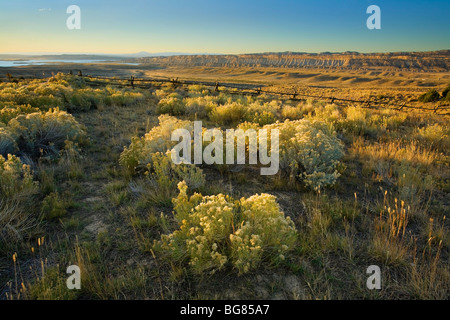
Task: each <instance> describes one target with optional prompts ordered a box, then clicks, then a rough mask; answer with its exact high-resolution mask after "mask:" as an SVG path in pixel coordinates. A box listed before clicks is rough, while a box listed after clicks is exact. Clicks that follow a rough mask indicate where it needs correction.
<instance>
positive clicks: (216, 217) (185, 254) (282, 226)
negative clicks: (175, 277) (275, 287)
mask: <svg viewBox="0 0 450 320" xmlns="http://www.w3.org/2000/svg"><path fill="white" fill-rule="evenodd" d="M178 188H179V190H180V194H179V195H178V197H177V198H175V199H174V200H173V202H174V205H175V219H176V220H177V221H178V223H179V226H180V228H179V229H178V230H176V231H174V232H173V233H172V234H169V235H162V236H161V241H159V242H155V248H161V249H163V250H165V252H167V253H168V254H169V256H170V258H171V259H173V260H175V261H187V262H188V263H189V265H190V266H191V268H192V270H193V271H194V273H196V274H202V273H204V272H209V273H214V272H216V271H218V270H221V269H222V268H224V267H225V266H226V264H227V263H230V264H231V265H232V266H233V267H234V268H236V269H237V270H238V271H239V273H240V274H244V273H247V272H249V271H251V270H254V269H256V268H257V267H258V266H260V265H261V264H263V263H266V262H267V267H271V266H272V267H273V266H275V265H277V264H278V263H279V262H280V261H283V260H284V259H285V258H286V257H285V254H286V253H287V252H288V251H289V250H290V249H292V248H293V246H294V244H295V241H296V239H297V231H296V229H295V226H294V224H293V222H292V221H291V219H290V218H289V217H287V218H286V217H285V216H284V213H283V212H281V211H280V208H279V206H278V204H277V203H276V198H275V197H274V196H272V195H268V194H261V195H254V196H252V197H250V198H248V199H245V198H242V199H241V200H239V201H235V200H233V199H232V198H230V197H229V196H225V195H223V194H219V195H214V196H202V195H201V194H198V193H196V194H194V195H193V196H191V197H188V195H187V185H186V183H185V182H181V183H179V184H178Z"/></svg>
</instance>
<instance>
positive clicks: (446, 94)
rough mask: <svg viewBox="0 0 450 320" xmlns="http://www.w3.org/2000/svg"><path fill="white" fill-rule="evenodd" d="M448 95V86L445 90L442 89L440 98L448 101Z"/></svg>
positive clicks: (449, 90)
mask: <svg viewBox="0 0 450 320" xmlns="http://www.w3.org/2000/svg"><path fill="white" fill-rule="evenodd" d="M449 93H450V86H448V87H447V88H445V89H444V91H442V97H443V98H444V99H445V100H446V101H449V98H450V96H449Z"/></svg>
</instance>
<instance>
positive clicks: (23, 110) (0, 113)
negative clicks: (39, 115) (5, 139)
mask: <svg viewBox="0 0 450 320" xmlns="http://www.w3.org/2000/svg"><path fill="white" fill-rule="evenodd" d="M38 111H39V109H38V108H33V107H32V106H31V105H29V104H27V105H14V104H11V103H9V104H5V106H4V107H3V108H2V109H1V110H0V122H3V123H5V124H7V123H8V122H9V121H10V120H11V119H14V118H15V117H17V116H18V115H20V114H29V113H33V112H38Z"/></svg>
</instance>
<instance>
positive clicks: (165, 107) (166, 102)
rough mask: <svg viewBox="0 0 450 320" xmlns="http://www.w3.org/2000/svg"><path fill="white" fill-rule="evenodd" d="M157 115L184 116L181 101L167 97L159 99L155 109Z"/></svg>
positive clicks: (177, 98)
mask: <svg viewBox="0 0 450 320" xmlns="http://www.w3.org/2000/svg"><path fill="white" fill-rule="evenodd" d="M156 112H157V113H159V114H170V115H174V116H176V115H182V114H184V104H183V100H181V99H180V98H179V97H170V96H169V97H168V98H164V99H161V100H160V101H159V103H158V106H157V107H156Z"/></svg>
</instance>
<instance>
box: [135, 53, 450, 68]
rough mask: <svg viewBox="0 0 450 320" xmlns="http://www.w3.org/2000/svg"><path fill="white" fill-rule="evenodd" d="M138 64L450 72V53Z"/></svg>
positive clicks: (194, 59) (179, 59) (243, 57)
mask: <svg viewBox="0 0 450 320" xmlns="http://www.w3.org/2000/svg"><path fill="white" fill-rule="evenodd" d="M137 61H138V62H141V63H146V64H157V65H164V66H184V67H268V68H270V67H275V68H276V67H282V68H327V69H328V68H329V69H333V68H335V69H353V70H374V69H382V70H410V71H439V72H448V71H450V50H442V51H434V52H409V53H405V52H397V53H375V54H362V53H355V52H345V53H320V54H310V53H309V54H308V53H261V54H242V55H192V56H188V55H183V56H172V57H152V58H140V59H137Z"/></svg>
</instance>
